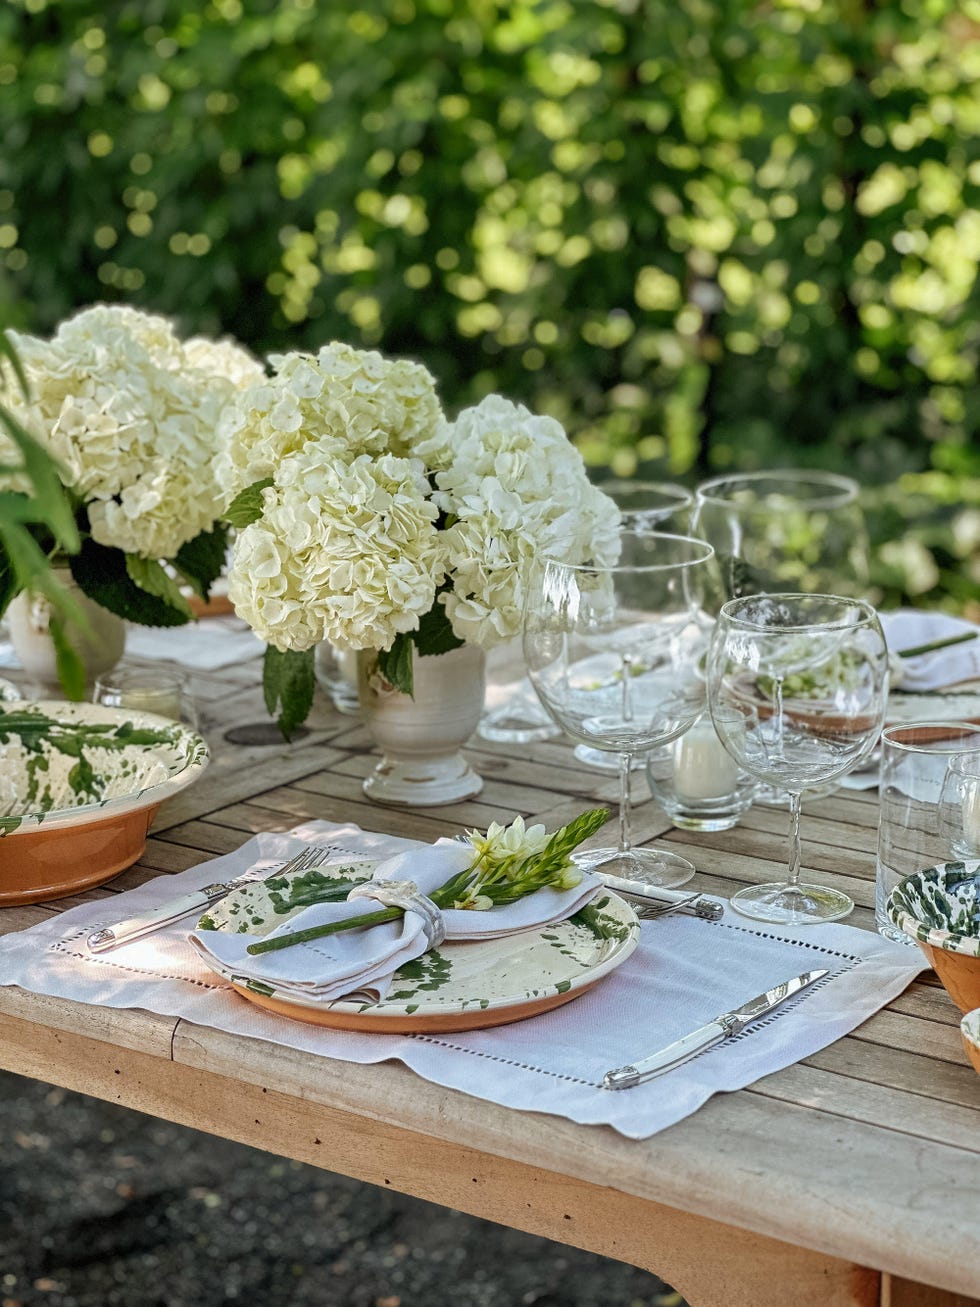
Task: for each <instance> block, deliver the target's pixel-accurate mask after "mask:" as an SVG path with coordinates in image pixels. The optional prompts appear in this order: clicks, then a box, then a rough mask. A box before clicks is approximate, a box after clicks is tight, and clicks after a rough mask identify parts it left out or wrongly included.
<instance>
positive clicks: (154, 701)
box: [92, 667, 198, 730]
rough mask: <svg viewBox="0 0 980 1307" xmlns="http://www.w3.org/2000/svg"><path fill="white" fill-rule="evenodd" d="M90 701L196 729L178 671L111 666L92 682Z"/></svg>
mask: <svg viewBox="0 0 980 1307" xmlns="http://www.w3.org/2000/svg"><path fill="white" fill-rule="evenodd" d="M92 702H93V703H101V704H105V706H106V707H107V708H131V709H132V710H133V711H134V712H149V713H156V714H157V715H158V716H160V717H170V718H171V719H172V720H173V721H176V722H184V724H185V725H187V726H191V727H193V728H194V729H195V730H197V727H198V713H197V707H196V705H195V703H194V700H193V698H192V697H191V694H190V692H189V690H188V685H187V677H186V676H185V674H184V673H183V672H181V671H177V670H174V669H172V668H162V667H115V668H113V670H112V671H111V672H106V673H105V674H104V675H103V676H100V677H99V678H98V679H97V680H96V682H95V689H94V690H93V692H92Z"/></svg>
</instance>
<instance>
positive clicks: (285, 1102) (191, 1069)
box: [0, 660, 980, 1307]
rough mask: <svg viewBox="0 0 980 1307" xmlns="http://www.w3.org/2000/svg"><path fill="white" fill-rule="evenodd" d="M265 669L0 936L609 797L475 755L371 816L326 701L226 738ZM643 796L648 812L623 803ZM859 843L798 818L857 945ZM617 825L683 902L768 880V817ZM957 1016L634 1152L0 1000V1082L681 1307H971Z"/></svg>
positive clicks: (381, 1085)
mask: <svg viewBox="0 0 980 1307" xmlns="http://www.w3.org/2000/svg"><path fill="white" fill-rule="evenodd" d="M260 666H261V664H260V662H259V661H258V660H253V661H250V662H248V663H245V664H243V665H239V666H236V667H233V668H229V669H227V670H223V671H221V672H216V673H200V674H198V675H197V676H196V677H195V686H194V688H195V692H196V695H197V699H198V702H199V704H200V705H201V707H202V709H203V714H204V718H203V722H202V728H203V730H204V731H205V733H206V734H207V736H208V738H209V740H210V742H211V744H212V747H213V753H214V757H213V762H212V765H211V768H210V769H209V771H208V773H207V774H206V775H205V776H204V778H203V779H202V780H201V781H200V782H199V783H198V784H197V785H195V786H193V787H192V788H191V789H189V790H187V791H185V792H184V793H183V794H181V795H179V796H177V797H176V798H174V799H172V800H170V801H169V802H168V803H167V804H166V805H165V806H164V808H163V810H162V811H161V813H160V814H159V817H158V819H157V821H156V823H155V826H154V828H153V832H152V836H151V838H150V840H149V842H148V845H147V849H146V853H145V856H144V857H143V859H142V860H141V861H140V863H139V864H138V865H137V866H136V867H133V868H131V869H130V870H129V871H127V872H125V873H124V874H123V875H121V876H119V877H117V878H116V879H115V880H114V881H113V882H112V883H111V884H109V885H107V886H104V887H102V888H101V889H97V890H94V891H90V892H89V893H88V894H86V895H84V896H81V897H80V898H76V899H64V900H61V901H60V902H58V903H52V904H47V905H32V906H25V907H10V908H6V909H4V910H3V911H2V912H0V929H2V930H3V931H4V932H6V931H13V930H22V929H24V928H25V927H27V926H29V925H31V924H33V923H34V922H37V921H39V920H41V919H42V918H44V917H45V916H46V915H48V914H51V913H56V912H58V911H59V910H60V909H62V908H67V907H70V906H73V905H74V904H76V903H78V902H81V901H84V900H92V899H95V898H101V897H105V896H108V895H114V894H117V893H118V892H119V891H121V890H125V889H130V888H132V887H133V886H135V885H137V884H140V883H142V882H144V881H146V880H148V879H151V878H154V877H156V876H159V875H160V874H166V873H173V872H178V871H181V870H184V869H185V868H187V867H190V866H193V865H195V864H196V863H198V862H200V861H202V860H203V859H206V858H208V857H209V856H213V855H215V854H219V853H224V852H227V851H229V850H231V849H234V848H236V847H238V846H239V845H240V844H242V843H243V842H244V840H245V839H246V838H247V837H248V836H249V835H251V834H252V833H253V832H256V831H263V830H285V829H288V828H289V827H291V826H293V825H295V824H296V823H297V822H299V821H301V820H303V819H307V818H324V819H326V820H330V821H350V820H353V821H356V822H358V823H359V824H360V825H361V826H363V827H365V828H367V829H375V830H385V831H389V832H391V833H395V834H399V835H406V836H411V837H418V838H421V839H426V840H430V839H434V838H436V837H438V836H440V835H444V834H447V833H454V832H457V831H458V830H459V829H460V827H461V826H467V827H472V826H477V827H482V826H486V825H487V824H488V823H489V822H490V821H491V820H494V819H500V818H501V817H507V816H508V815H510V814H513V813H515V812H520V813H522V814H523V815H524V816H525V817H526V818H533V819H535V820H542V821H544V822H546V823H547V824H548V825H549V827H554V826H558V825H560V824H561V823H562V822H563V821H565V820H567V819H568V818H569V817H570V816H572V815H574V814H575V813H577V812H579V811H581V810H582V809H583V808H584V807H586V806H589V805H591V804H593V803H594V802H595V801H596V800H600V801H606V802H610V803H614V802H615V797H616V791H617V784H616V781H615V778H614V777H612V776H611V774H609V773H599V772H597V771H595V770H590V769H588V768H585V767H582V766H581V765H579V764H578V763H577V762H576V761H575V759H574V757H573V756H572V752H571V747H570V746H569V745H568V744H566V743H564V742H561V741H559V742H553V741H549V742H547V743H544V744H539V745H533V746H530V747H528V746H522V747H521V748H519V749H515V748H513V747H508V746H505V745H492V744H488V743H486V742H484V741H482V740H480V739H479V738H478V737H474V739H473V740H472V741H471V746H470V748H469V750H468V752H469V754H470V756H471V758H472V761H473V762H474V764H475V765H476V767H477V769H478V770H479V771H480V772H481V773H482V775H483V776H484V778H485V781H486V784H485V788H484V790H483V792H482V794H480V795H479V796H478V797H477V798H475V799H473V800H471V801H469V802H465V803H460V804H457V805H455V806H453V807H446V808H433V809H428V810H426V811H414V812H403V811H399V810H397V809H389V808H381V807H378V806H377V805H375V804H372V803H370V802H368V801H367V800H366V799H365V797H364V795H363V793H362V791H361V781H362V779H363V778H364V776H365V775H366V774H367V773H368V771H369V770H370V768H371V767H372V766H373V764H374V762H375V760H376V759H375V757H374V756H373V755H372V746H371V740H370V738H369V737H368V735H367V734H366V732H365V731H364V730H363V728H362V727H361V725H360V723H359V722H358V720H357V719H356V718H351V717H344V716H341V715H339V714H338V713H336V712H335V711H334V710H333V708H332V706H331V705H330V704H329V702H328V701H327V700H326V699H325V698H324V697H322V696H320V695H318V701H317V705H316V708H315V711H314V715H313V717H312V718H311V719H310V726H311V728H312V729H311V730H310V733H309V734H308V735H307V736H305V737H304V738H303V739H302V740H299V741H297V742H295V743H294V744H293V745H288V746H287V745H285V744H281V743H276V744H272V745H266V746H247V747H246V746H241V745H239V746H233V745H231V744H229V743H227V742H226V741H225V739H224V734H225V732H226V731H227V730H229V728H232V727H234V726H240V725H242V724H247V723H252V722H256V721H262V720H265V712H264V709H263V707H262V705H261V697H260V693H259V690H258V679H259V673H260ZM637 790H638V791H639V797H640V798H641V800H642V799H643V798H644V797H645V795H646V786H645V783H644V782H643V781H642V780H641V781H639V782H638V785H637ZM876 821H877V806H876V797H875V792H874V791H872V792H871V794H870V795H869V794H856V793H850V792H847V791H842V792H840V793H838V794H837V795H835V796H832V797H831V798H829V799H825V800H823V801H820V802H814V803H811V804H809V805H808V806H807V808H806V811H805V814H804V818H803V838H804V861H805V865H806V866H807V867H810V868H812V869H813V870H815V871H817V872H819V873H820V875H821V878H823V879H825V880H826V881H827V883H829V884H837V885H839V886H840V887H841V888H843V889H845V890H846V891H847V892H848V893H849V894H850V895H851V896H852V897H853V898H854V899H855V901H856V903H857V904H858V907H857V909H856V911H855V912H854V914H853V916H852V918H851V921H852V922H853V923H854V924H855V925H858V926H862V927H866V928H869V929H871V928H873V910H872V905H873V897H874V849H875V839H876V834H875V827H876ZM635 827H636V836H637V841H638V842H643V841H648V840H655V841H657V842H658V843H661V842H662V843H664V844H665V845H667V846H669V847H673V848H676V849H679V850H681V851H682V852H684V853H686V854H688V855H689V856H691V857H692V858H693V860H694V861H695V862H696V864H697V866H698V868H699V873H700V874H699V876H698V879H697V880H696V881H694V882H692V885H694V886H698V887H700V888H703V889H705V890H709V891H712V892H715V893H720V894H725V895H727V894H730V893H731V892H732V891H734V890H735V889H737V888H738V887H739V886H741V885H744V884H747V883H750V882H758V881H763V880H769V879H772V878H773V876H774V875H775V874H777V873H779V872H780V871H781V869H782V868H783V867H784V856H785V840H786V830H787V814H786V812H785V811H783V810H780V809H776V808H769V807H759V806H757V807H755V808H753V809H752V810H751V811H750V812H749V813H748V814H747V815H746V817H745V818H744V819H743V820H742V822H741V823H740V825H739V826H737V827H736V828H735V829H734V830H731V831H727V832H724V833H721V834H716V835H701V834H698V835H694V834H690V833H685V832H682V831H679V830H675V829H673V828H672V827H671V826H670V824H669V822H668V821H667V820H666V818H665V817H664V815H663V813H662V812H661V810H660V809H659V808H658V807H656V805H655V804H654V803H653V802H652V801H651V800H649V799H647V800H646V802H641V803H640V804H639V805H638V807H637V811H636V823H635ZM0 865H2V851H0ZM959 1016H960V1014H959V1012H958V1011H957V1010H956V1009H955V1008H954V1006H953V1004H952V1003H951V1002H950V1000H949V999H948V998H947V996H946V994H945V992H944V991H943V990H942V989H941V988H939V986H938V984H937V983H936V981H935V978H934V977H933V976H932V974H931V973H926V974H925V976H924V978H922V979H921V980H918V981H916V982H914V983H913V984H912V985H910V986H909V988H908V990H907V991H906V992H905V993H904V994H902V995H901V996H900V997H899V998H898V999H896V1000H895V1001H894V1002H893V1003H890V1004H889V1005H888V1007H887V1008H885V1009H884V1010H882V1011H881V1012H879V1013H878V1014H877V1015H875V1016H874V1017H872V1018H871V1019H870V1020H869V1021H866V1022H865V1023H864V1025H862V1026H861V1027H860V1028H859V1029H858V1030H856V1031H855V1032H854V1033H853V1034H852V1035H850V1036H849V1037H847V1038H846V1039H842V1040H840V1041H839V1042H838V1043H836V1044H833V1045H831V1046H830V1047H829V1048H826V1049H824V1050H823V1051H822V1052H820V1053H818V1054H816V1055H815V1056H813V1057H810V1058H807V1059H806V1060H805V1061H804V1062H802V1063H800V1064H798V1065H795V1066H792V1067H789V1068H787V1069H786V1070H784V1071H780V1072H778V1073H777V1074H775V1075H770V1076H767V1077H766V1078H765V1079H763V1080H761V1081H759V1082H758V1083H756V1084H754V1085H752V1086H751V1088H749V1089H745V1090H742V1091H740V1092H739V1093H735V1094H719V1095H716V1096H715V1097H714V1098H713V1099H711V1100H710V1101H709V1102H708V1103H707V1104H706V1105H705V1106H704V1107H703V1108H701V1110H700V1111H698V1112H696V1113H695V1114H694V1115H693V1116H691V1117H688V1118H687V1119H686V1120H684V1121H682V1122H681V1123H680V1124H678V1125H675V1126H673V1127H672V1128H670V1129H669V1130H665V1131H663V1132H662V1133H660V1134H659V1135H656V1136H654V1137H653V1138H652V1139H649V1140H645V1141H642V1142H635V1141H631V1140H628V1139H625V1138H623V1137H621V1136H620V1135H618V1134H616V1133H615V1132H614V1131H613V1130H611V1129H608V1128H605V1127H583V1126H577V1125H574V1124H572V1123H571V1122H568V1121H565V1120H563V1119H558V1118H555V1117H551V1116H545V1115H539V1114H534V1113H523V1112H516V1111H511V1110H508V1109H506V1108H502V1107H497V1106H494V1105H493V1104H490V1103H484V1102H481V1101H479V1100H477V1099H473V1098H470V1097H468V1096H466V1095H464V1094H461V1093H458V1092H456V1091H453V1090H449V1089H442V1088H440V1087H438V1086H436V1085H432V1084H429V1083H428V1082H427V1081H425V1080H422V1079H421V1078H419V1077H417V1076H416V1075H415V1074H414V1073H412V1072H411V1071H409V1070H408V1069H407V1068H405V1067H403V1066H402V1065H400V1064H398V1063H383V1064H381V1065H377V1066H356V1065H352V1064H348V1063H342V1062H333V1061H330V1060H329V1059H324V1058H313V1057H311V1056H310V1055H308V1054H304V1053H301V1052H296V1051H293V1050H290V1049H286V1048H282V1047H279V1046H273V1045H270V1044H267V1043H263V1042H262V1041H259V1040H249V1039H247V1038H243V1037H240V1036H232V1035H228V1034H223V1033H221V1032H218V1031H214V1030H209V1029H206V1028H202V1027H200V1026H195V1025H192V1024H190V1023H189V1022H187V1021H183V1020H176V1019H173V1018H168V1017H163V1016H155V1015H153V1014H151V1013H147V1012H142V1011H117V1010H113V1009H109V1008H100V1007H94V1006H90V1005H85V1004H80V1003H72V1002H67V1001H63V1000H60V999H53V998H46V997H42V996H38V995H35V994H31V993H26V992H24V991H21V990H19V989H17V988H13V987H8V988H4V989H0V1065H2V1066H3V1067H4V1068H5V1069H8V1070H10V1071H14V1072H17V1073H20V1074H22V1075H26V1076H31V1077H34V1078H36V1079H38V1080H42V1081H47V1082H50V1083H52V1084H57V1085H61V1086H64V1087H66V1088H68V1089H72V1090H77V1091H80V1092H83V1093H87V1094H94V1095H96V1096H98V1097H101V1098H104V1099H106V1100H108V1101H110V1102H115V1103H121V1104H123V1105H125V1106H128V1107H132V1108H136V1109H138V1110H140V1111H143V1112H147V1113H151V1114H153V1115H155V1116H159V1117H163V1118H166V1119H168V1120H171V1121H176V1122H178V1123H180V1124H183V1125H187V1126H191V1127H194V1128H197V1129H200V1130H205V1131H209V1132H211V1133H213V1134H217V1135H223V1136H226V1137H228V1138H230V1139H235V1140H239V1141H241V1142H243V1143H246V1144H251V1145H253V1146H255V1147H258V1148H263V1149H267V1150H269V1151H271V1152H274V1153H277V1154H281V1155H284V1156H287V1157H290V1158H295V1159H297V1160H300V1161H303V1162H312V1163H314V1164H316V1165H318V1166H321V1167H325V1168H327V1169H329V1170H332V1171H337V1172H342V1173H344V1174H346V1175H350V1176H355V1177H357V1178H359V1179H362V1180H367V1181H369V1182H371V1183H373V1184H377V1185H381V1186H391V1187H393V1188H395V1189H397V1190H401V1191H402V1192H405V1193H409V1194H413V1195H416V1196H418V1197H421V1198H424V1199H428V1200H431V1201H433V1202H437V1203H441V1204H443V1205H444V1206H447V1207H451V1208H455V1209H457V1210H461V1211H465V1212H469V1213H472V1214H474V1215H478V1216H483V1217H487V1218H489V1219H491V1220H495V1221H499V1222H503V1223H505V1224H508V1225H511V1226H513V1227H515V1228H518V1229H522V1230H526V1231H531V1232H533V1233H536V1234H540V1235H545V1236H547V1237H549V1238H552V1239H557V1240H561V1241H563V1242H566V1243H569V1244H574V1245H577V1246H578V1247H582V1248H587V1249H591V1250H593V1251H596V1252H599V1253H602V1254H605V1255H606V1256H609V1257H612V1258H617V1259H620V1260H622V1261H626V1262H631V1263H633V1264H635V1265H637V1266H641V1267H645V1268H647V1269H649V1270H652V1271H655V1272H656V1273H657V1274H658V1275H660V1276H662V1277H663V1278H664V1279H665V1280H666V1281H667V1282H668V1283H670V1284H672V1285H674V1286H675V1287H676V1288H677V1289H678V1290H679V1291H680V1292H681V1293H682V1294H683V1295H684V1296H685V1297H686V1298H687V1299H688V1301H689V1302H690V1303H691V1304H693V1305H694V1307H712V1305H713V1304H718V1305H719V1307H721V1304H724V1305H725V1307H741V1305H742V1304H744V1305H745V1307H838V1305H839V1304H841V1305H842V1304H878V1303H880V1304H890V1307H926V1305H927V1304H930V1305H932V1307H954V1305H955V1304H965V1303H967V1302H974V1301H976V1300H977V1299H980V1077H978V1076H977V1075H976V1073H975V1072H974V1071H973V1070H972V1069H971V1067H970V1066H969V1064H968V1063H967V1061H966V1058H965V1055H964V1053H963V1051H962V1047H961V1044H960V1038H959V1033H958V1025H959ZM927 1286H930V1287H927ZM970 1295H972V1297H971V1296H970Z"/></svg>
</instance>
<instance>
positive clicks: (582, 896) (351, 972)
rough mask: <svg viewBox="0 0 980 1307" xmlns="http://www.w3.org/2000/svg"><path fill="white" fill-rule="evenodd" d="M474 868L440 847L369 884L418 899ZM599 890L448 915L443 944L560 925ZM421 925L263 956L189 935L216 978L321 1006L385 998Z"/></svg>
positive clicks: (381, 868) (242, 941)
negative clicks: (352, 998) (397, 888)
mask: <svg viewBox="0 0 980 1307" xmlns="http://www.w3.org/2000/svg"><path fill="white" fill-rule="evenodd" d="M472 861H473V849H472V847H471V846H470V845H463V844H459V843H456V842H455V841H453V840H439V841H438V843H436V844H433V845H423V846H422V847H420V848H414V849H410V850H409V851H407V852H405V853H398V854H396V855H395V856H394V857H393V858H388V859H386V860H385V861H384V862H382V863H379V865H378V866H377V867H376V868H375V870H374V873H373V876H372V879H373V880H376V881H379V880H394V881H411V882H413V883H414V884H415V885H416V886H417V887H418V889H419V891H420V892H421V893H422V894H427V895H428V894H431V893H432V892H433V891H434V890H436V889H438V888H439V887H440V886H441V885H444V884H445V883H446V881H448V880H449V879H450V877H452V876H455V875H456V874H457V873H458V872H461V871H465V870H466V868H467V867H468V866H469V865H470V864H471V863H472ZM601 888H602V882H601V881H600V880H599V878H598V876H593V875H590V874H589V875H585V876H583V878H582V880H581V881H580V882H579V884H578V885H576V886H575V888H574V889H570V890H555V889H550V888H545V889H540V890H538V891H536V892H535V893H534V894H528V895H527V896H526V897H525V898H522V899H518V900H517V902H516V903H508V904H501V905H500V906H499V907H495V908H492V909H490V910H489V911H486V912H475V911H469V910H460V909H452V908H447V909H445V911H444V912H443V913H442V921H443V925H444V927H445V932H446V935H445V937H446V939H447V940H463V939H497V938H499V937H500V936H502V935H513V934H516V933H518V932H519V931H522V930H530V929H532V928H534V927H537V926H546V925H550V924H551V923H552V922H556V921H564V920H565V918H566V917H570V916H572V914H573V913H575V912H577V911H578V910H579V908H581V907H583V906H584V905H585V904H586V903H587V902H588V901H589V899H591V898H593V897H594V895H595V894H596V893H597V891H598V890H599V889H601ZM378 906H379V904H378V903H377V902H375V901H374V900H372V899H364V898H358V899H355V900H353V901H351V902H346V903H318V904H314V905H313V906H312V907H309V908H306V909H305V910H304V911H303V912H300V913H297V914H296V916H294V917H290V919H289V920H288V921H286V922H284V923H283V924H282V925H281V926H278V927H277V928H276V929H275V930H273V931H270V932H269V934H268V935H267V936H266V937H265V938H267V939H274V938H275V937H276V936H279V935H286V934H290V933H291V932H293V931H298V930H306V929H308V928H310V927H316V926H322V925H326V924H328V923H329V922H334V921H345V920H349V919H350V918H351V917H357V916H363V915H364V914H365V913H367V912H373V911H375V910H376V909H377V908H378ZM424 924H425V923H424V920H423V918H422V917H421V916H420V915H419V914H418V913H416V912H412V911H408V912H406V913H405V915H404V916H403V917H402V919H401V920H400V921H393V922H386V923H384V924H382V925H377V926H371V927H369V928H363V927H362V928H359V929H353V930H346V931H341V932H339V933H338V934H336V935H327V936H324V937H322V938H320V939H316V940H311V941H310V942H309V943H305V944H294V945H290V947H289V948H284V949H281V950H277V951H274V952H270V953H260V954H250V953H249V952H248V945H250V944H252V943H254V942H255V940H256V938H257V937H256V936H255V935H249V934H245V933H241V934H239V933H237V932H236V933H235V934H230V933H228V932H225V931H220V930H207V931H202V930H196V931H194V933H193V934H192V935H191V937H190V940H191V944H192V945H193V946H194V947H195V948H196V949H197V951H198V952H199V953H200V954H201V956H202V957H203V958H204V959H205V960H207V961H210V962H211V964H212V965H213V966H215V967H216V968H217V969H218V971H220V972H221V974H222V975H224V976H227V977H229V978H230V977H232V976H235V977H236V978H238V977H241V978H242V979H249V980H257V981H260V982H262V983H263V984H266V985H270V986H272V987H273V988H274V989H275V991H276V993H277V994H280V995H283V996H285V997H289V996H290V995H296V996H302V998H303V999H304V1001H309V1000H310V999H315V1000H317V1001H321V1000H322V1001H327V1000H329V999H335V998H340V997H341V996H342V995H344V994H349V993H351V992H352V991H355V990H356V991H357V992H358V993H363V992H365V991H367V992H368V993H372V994H374V995H376V996H377V997H379V998H380V997H383V996H384V995H385V994H387V992H388V989H389V987H390V985H391V978H392V975H393V973H394V972H395V971H396V970H397V968H398V967H400V966H402V964H403V963H405V962H409V961H411V959H412V958H417V957H419V956H420V954H422V953H424V952H425V951H426V949H427V947H428V943H427V940H426V935H425V930H424Z"/></svg>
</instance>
